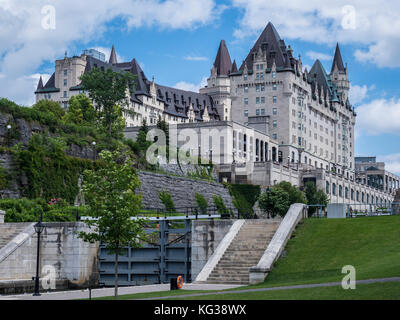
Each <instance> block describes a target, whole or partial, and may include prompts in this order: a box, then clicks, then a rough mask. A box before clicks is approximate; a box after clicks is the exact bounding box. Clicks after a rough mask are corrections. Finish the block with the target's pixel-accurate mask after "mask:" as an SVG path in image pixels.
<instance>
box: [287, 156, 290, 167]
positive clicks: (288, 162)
mask: <svg viewBox="0 0 400 320" xmlns="http://www.w3.org/2000/svg"><path fill="white" fill-rule="evenodd" d="M287 166H288V168H290V156H288V157H287Z"/></svg>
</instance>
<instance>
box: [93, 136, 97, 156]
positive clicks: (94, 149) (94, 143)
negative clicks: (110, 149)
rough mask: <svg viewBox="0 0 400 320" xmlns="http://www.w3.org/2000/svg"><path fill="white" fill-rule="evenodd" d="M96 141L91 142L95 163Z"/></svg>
mask: <svg viewBox="0 0 400 320" xmlns="http://www.w3.org/2000/svg"><path fill="white" fill-rule="evenodd" d="M96 144H97V143H96V141H93V142H92V146H93V161H96Z"/></svg>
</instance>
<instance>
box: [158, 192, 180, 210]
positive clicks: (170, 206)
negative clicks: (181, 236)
mask: <svg viewBox="0 0 400 320" xmlns="http://www.w3.org/2000/svg"><path fill="white" fill-rule="evenodd" d="M158 196H159V198H160V200H161V202H162V204H163V205H164V207H165V210H166V211H167V212H175V211H176V209H175V205H174V202H173V201H172V196H171V194H170V193H169V192H167V191H161V192H160V193H159V194H158Z"/></svg>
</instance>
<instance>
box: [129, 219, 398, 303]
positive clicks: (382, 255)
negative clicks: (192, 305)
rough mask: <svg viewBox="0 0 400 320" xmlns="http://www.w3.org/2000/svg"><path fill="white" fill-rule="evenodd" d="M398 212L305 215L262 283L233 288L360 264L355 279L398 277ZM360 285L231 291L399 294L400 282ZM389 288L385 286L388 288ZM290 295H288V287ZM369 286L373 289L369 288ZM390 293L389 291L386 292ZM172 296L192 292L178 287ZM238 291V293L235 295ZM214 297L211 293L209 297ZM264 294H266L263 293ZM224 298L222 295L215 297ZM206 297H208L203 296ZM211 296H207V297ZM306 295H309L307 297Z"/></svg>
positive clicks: (306, 279) (315, 277)
mask: <svg viewBox="0 0 400 320" xmlns="http://www.w3.org/2000/svg"><path fill="white" fill-rule="evenodd" d="M399 239H400V216H383V217H382V216H381V217H363V218H355V219H329V220H328V219H307V220H304V221H303V222H302V223H301V224H300V225H299V226H298V228H297V229H296V231H295V233H294V237H292V239H291V240H290V241H289V242H288V244H287V246H286V253H285V255H284V256H283V257H281V258H280V259H279V260H278V261H277V262H276V263H275V268H274V269H273V270H272V272H271V273H270V274H269V275H268V277H267V278H266V280H265V282H264V283H261V284H258V285H254V286H248V287H242V288H237V289H232V290H230V291H235V292H236V291H237V290H243V289H247V288H259V287H274V286H284V285H297V284H308V283H326V282H336V281H341V280H342V279H343V277H344V276H345V275H344V274H342V273H341V271H342V267H343V266H346V265H352V266H354V267H355V268H356V279H357V280H363V279H376V278H386V277H399V276H400V241H399ZM358 288H359V289H357V290H355V291H352V290H346V291H345V290H343V289H342V288H341V287H338V288H335V287H329V288H312V289H295V290H285V291H280V292H262V293H246V294H242V295H241V294H239V293H235V294H234V295H232V294H230V295H229V296H230V299H236V297H237V298H238V299H243V298H245V299H258V297H259V299H269V297H271V299H292V298H293V299H303V298H302V294H303V293H304V294H305V295H304V299H305V298H307V297H309V299H313V297H316V298H317V297H320V298H321V299H334V298H335V297H336V295H337V298H338V299H341V298H343V299H364V297H365V299H378V298H379V297H384V299H391V298H393V299H398V298H399V294H398V293H396V290H398V291H399V292H400V290H399V289H400V284H399V283H378V284H368V285H365V284H363V285H359V286H358ZM385 290H387V291H385ZM289 291H290V294H289V295H288V292H289ZM368 291H370V292H371V293H368ZM385 292H386V293H385ZM173 294H174V295H182V294H189V291H176V292H174V293H173ZM147 295H148V296H138V295H130V296H129V297H128V298H127V299H138V298H146V297H162V296H168V295H171V292H162V293H151V294H147ZM235 295H237V296H235ZM209 297H210V299H213V297H212V296H209ZM262 297H264V298H262ZM215 298H216V299H222V298H223V297H222V296H219V295H218V296H215ZM200 299H206V297H200ZM207 299H208V297H207ZM307 299H308V298H307Z"/></svg>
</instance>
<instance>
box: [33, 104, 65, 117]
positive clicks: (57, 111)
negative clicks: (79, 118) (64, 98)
mask: <svg viewBox="0 0 400 320" xmlns="http://www.w3.org/2000/svg"><path fill="white" fill-rule="evenodd" d="M32 109H33V110H36V111H40V112H43V113H50V114H52V115H54V116H55V117H56V118H58V119H61V118H62V117H63V116H64V114H65V110H64V109H63V108H62V107H61V105H60V104H59V103H58V102H55V101H52V100H40V101H38V102H36V103H35V104H34V105H33V106H32Z"/></svg>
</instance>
